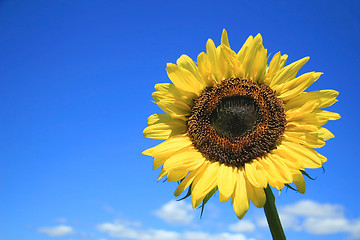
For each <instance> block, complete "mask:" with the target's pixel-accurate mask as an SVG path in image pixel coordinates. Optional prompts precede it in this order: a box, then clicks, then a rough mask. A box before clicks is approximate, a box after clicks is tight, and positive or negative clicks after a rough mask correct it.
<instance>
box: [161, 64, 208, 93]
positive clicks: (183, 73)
mask: <svg viewBox="0 0 360 240" xmlns="http://www.w3.org/2000/svg"><path fill="white" fill-rule="evenodd" d="M166 71H167V73H168V76H169V78H170V80H171V81H172V82H173V83H174V85H175V86H176V87H177V88H179V89H180V90H183V91H186V92H192V93H194V94H196V95H199V94H200V92H201V91H202V89H203V87H202V85H201V83H200V82H199V81H198V80H197V78H196V77H195V76H194V75H193V74H192V73H191V72H189V71H188V70H186V69H185V68H181V67H179V66H177V65H175V64H172V63H168V64H167V67H166Z"/></svg>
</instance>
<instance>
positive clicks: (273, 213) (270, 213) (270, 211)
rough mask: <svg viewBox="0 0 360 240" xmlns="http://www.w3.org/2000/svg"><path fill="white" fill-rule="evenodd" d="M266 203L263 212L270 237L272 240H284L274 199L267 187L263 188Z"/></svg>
mask: <svg viewBox="0 0 360 240" xmlns="http://www.w3.org/2000/svg"><path fill="white" fill-rule="evenodd" d="M265 194H266V203H265V205H264V211H265V215H266V219H267V222H268V224H269V228H270V231H271V235H272V237H273V239H274V240H286V237H285V233H284V230H283V228H282V225H281V221H280V218H279V214H278V212H277V209H276V206H275V197H274V194H273V193H272V191H271V188H270V186H269V185H268V186H267V188H265Z"/></svg>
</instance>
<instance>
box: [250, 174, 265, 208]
mask: <svg viewBox="0 0 360 240" xmlns="http://www.w3.org/2000/svg"><path fill="white" fill-rule="evenodd" d="M246 190H247V195H248V198H249V200H251V201H252V202H253V203H254V205H255V206H256V207H258V208H262V207H264V205H265V202H266V195H265V191H264V188H257V187H254V186H253V185H252V184H251V183H250V182H249V181H248V180H246Z"/></svg>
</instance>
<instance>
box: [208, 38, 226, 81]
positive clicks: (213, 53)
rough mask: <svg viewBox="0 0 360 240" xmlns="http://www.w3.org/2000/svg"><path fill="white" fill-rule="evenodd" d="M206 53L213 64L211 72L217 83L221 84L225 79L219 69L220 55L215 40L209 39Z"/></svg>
mask: <svg viewBox="0 0 360 240" xmlns="http://www.w3.org/2000/svg"><path fill="white" fill-rule="evenodd" d="M206 53H207V56H208V59H209V62H210V64H211V70H212V72H213V75H214V77H215V80H216V82H220V81H221V80H222V79H223V74H222V72H221V69H220V68H219V66H220V65H219V60H218V54H217V50H216V47H215V44H214V42H213V40H211V39H209V40H208V41H207V43H206Z"/></svg>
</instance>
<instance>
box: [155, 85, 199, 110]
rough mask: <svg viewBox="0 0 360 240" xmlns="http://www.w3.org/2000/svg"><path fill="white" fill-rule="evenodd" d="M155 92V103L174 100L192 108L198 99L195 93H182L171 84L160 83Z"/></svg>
mask: <svg viewBox="0 0 360 240" xmlns="http://www.w3.org/2000/svg"><path fill="white" fill-rule="evenodd" d="M155 90H156V91H155V92H154V93H153V94H152V96H153V98H154V100H155V103H157V102H159V101H161V100H164V99H173V100H176V101H179V102H183V103H185V104H187V105H188V106H189V107H192V105H193V101H194V99H196V98H197V96H196V95H195V94H194V93H190V92H185V91H182V90H180V89H178V88H176V87H175V85H174V84H171V83H158V84H156V85H155Z"/></svg>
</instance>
